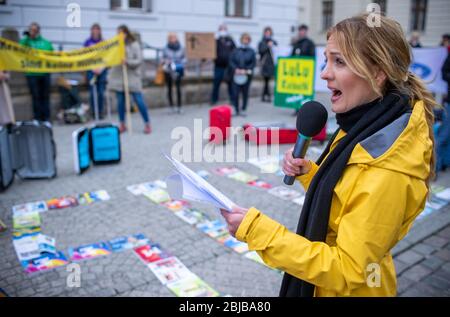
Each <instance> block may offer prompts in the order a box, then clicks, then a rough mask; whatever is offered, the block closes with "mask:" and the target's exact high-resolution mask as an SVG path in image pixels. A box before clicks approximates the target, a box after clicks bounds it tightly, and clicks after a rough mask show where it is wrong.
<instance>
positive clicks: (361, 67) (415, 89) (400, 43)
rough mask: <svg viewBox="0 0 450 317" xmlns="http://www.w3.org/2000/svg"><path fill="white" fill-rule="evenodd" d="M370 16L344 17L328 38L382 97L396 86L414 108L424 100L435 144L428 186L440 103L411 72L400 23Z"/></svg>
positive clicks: (358, 73) (432, 160)
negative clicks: (379, 77)
mask: <svg viewBox="0 0 450 317" xmlns="http://www.w3.org/2000/svg"><path fill="white" fill-rule="evenodd" d="M368 18H369V15H368V14H367V13H366V14H361V15H358V16H355V17H352V18H348V19H345V20H342V21H341V22H339V23H338V24H336V25H335V26H333V27H332V28H330V29H329V30H328V32H327V39H329V38H330V36H333V38H334V40H335V41H336V43H337V45H338V47H339V49H340V50H341V52H342V55H343V59H344V60H345V62H346V63H347V65H348V67H349V68H350V69H351V70H352V71H353V72H354V73H356V74H357V75H358V76H360V77H362V78H364V79H366V80H367V81H368V82H369V83H370V85H371V87H372V89H373V90H374V91H375V92H376V93H377V94H378V96H380V97H382V96H383V95H384V94H385V93H386V92H387V91H388V90H392V89H395V90H397V91H399V92H400V93H403V94H406V95H408V96H409V98H410V104H411V107H413V106H414V104H415V102H416V101H418V100H422V101H423V103H424V105H425V116H426V121H427V124H428V128H429V137H430V139H431V141H432V144H433V153H432V155H431V160H430V175H429V176H428V178H427V186H428V187H429V183H430V180H432V179H433V178H434V176H435V172H434V171H435V165H436V157H435V153H434V134H433V124H434V114H433V109H434V107H437V106H438V104H437V103H436V101H435V100H434V98H433V95H432V94H431V92H430V91H429V90H428V89H427V88H426V86H425V83H424V82H423V81H422V79H420V78H419V77H417V76H416V75H415V74H413V73H411V72H410V71H409V66H410V64H411V61H412V54H411V48H410V46H409V43H408V41H407V40H406V37H405V34H404V33H403V30H402V27H401V26H400V24H399V23H398V22H397V21H395V20H393V19H390V18H388V17H385V16H380V26H369V23H367V21H368ZM378 71H382V72H384V73H385V74H386V81H385V83H384V85H383V86H382V87H378V85H377V81H376V78H375V75H376V73H377V72H378Z"/></svg>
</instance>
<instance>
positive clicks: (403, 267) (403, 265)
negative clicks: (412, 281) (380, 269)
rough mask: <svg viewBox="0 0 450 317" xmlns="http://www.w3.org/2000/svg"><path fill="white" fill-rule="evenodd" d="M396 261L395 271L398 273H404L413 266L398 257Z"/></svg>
mask: <svg viewBox="0 0 450 317" xmlns="http://www.w3.org/2000/svg"><path fill="white" fill-rule="evenodd" d="M394 263H395V272H396V273H397V275H400V274H402V273H403V272H404V271H405V270H406V269H407V268H409V267H410V266H411V265H409V264H406V263H404V262H402V261H400V260H397V259H395V260H394Z"/></svg>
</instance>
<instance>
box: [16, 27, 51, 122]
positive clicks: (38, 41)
mask: <svg viewBox="0 0 450 317" xmlns="http://www.w3.org/2000/svg"><path fill="white" fill-rule="evenodd" d="M20 44H21V45H24V46H27V47H31V48H34V49H37V50H43V51H53V45H52V43H50V42H49V41H48V40H46V39H45V38H43V37H42V36H41V27H40V26H39V24H37V23H36V22H33V23H31V24H30V26H29V27H28V32H26V35H25V37H24V38H22V39H21V40H20ZM25 76H26V78H27V83H28V88H29V89H30V93H31V99H32V104H33V117H34V119H35V120H39V121H49V120H50V74H48V73H26V74H25Z"/></svg>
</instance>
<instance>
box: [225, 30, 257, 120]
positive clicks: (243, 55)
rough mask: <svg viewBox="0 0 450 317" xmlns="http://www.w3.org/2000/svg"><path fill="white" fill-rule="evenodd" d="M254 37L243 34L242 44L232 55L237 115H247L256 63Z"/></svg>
mask: <svg viewBox="0 0 450 317" xmlns="http://www.w3.org/2000/svg"><path fill="white" fill-rule="evenodd" d="M251 40H252V38H251V37H250V34H248V33H243V34H242V35H241V45H240V46H239V47H238V48H236V49H235V50H234V51H233V53H231V56H230V69H231V73H232V74H233V79H232V80H233V83H232V87H233V105H234V109H235V113H234V115H235V116H238V115H241V116H243V117H245V116H246V115H247V102H248V93H249V90H250V84H251V82H252V77H253V69H254V68H255V65H256V53H255V51H254V50H253V48H251V47H250V42H251ZM241 93H242V109H239V95H240V94H241Z"/></svg>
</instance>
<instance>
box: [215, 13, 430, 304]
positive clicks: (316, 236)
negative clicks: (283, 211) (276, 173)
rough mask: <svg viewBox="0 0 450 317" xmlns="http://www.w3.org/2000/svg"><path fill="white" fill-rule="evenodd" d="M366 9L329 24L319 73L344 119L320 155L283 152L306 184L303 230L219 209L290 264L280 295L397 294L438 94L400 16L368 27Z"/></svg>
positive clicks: (252, 242)
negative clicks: (420, 72) (395, 253)
mask: <svg viewBox="0 0 450 317" xmlns="http://www.w3.org/2000/svg"><path fill="white" fill-rule="evenodd" d="M369 17H370V16H369V13H366V14H362V15H358V16H355V17H352V18H348V19H345V20H343V21H341V22H339V23H337V24H336V25H335V26H333V27H332V28H331V29H329V30H328V32H327V44H326V49H325V56H326V66H325V68H324V69H323V71H322V73H321V78H322V79H323V80H326V81H327V86H328V88H329V89H330V91H331V100H330V101H331V109H332V111H333V112H335V113H336V119H337V123H338V126H339V128H338V129H337V131H336V132H335V133H334V135H333V137H332V138H331V140H330V141H329V143H328V145H327V147H326V149H325V150H324V152H323V153H322V155H321V156H320V158H319V159H318V161H317V162H312V161H310V160H308V159H307V158H305V159H300V158H299V159H294V158H293V157H292V149H290V150H288V151H287V152H286V154H285V157H284V161H283V171H284V173H285V174H286V175H289V176H296V179H297V180H298V182H299V183H300V184H301V185H302V186H303V187H304V189H305V190H306V197H305V201H304V204H303V207H302V210H301V214H300V219H299V222H298V226H297V230H296V231H295V232H292V231H290V230H288V229H287V228H286V227H285V226H283V225H282V224H280V223H278V222H277V221H275V220H273V219H271V218H269V217H268V216H266V215H264V214H263V213H262V212H261V211H259V210H258V209H257V208H255V207H252V208H250V209H247V208H242V207H239V206H235V207H234V208H233V209H232V211H231V212H227V211H225V210H222V215H223V217H224V218H225V220H226V221H227V223H228V229H229V231H230V233H231V234H232V235H234V236H235V237H236V238H237V239H238V240H240V241H243V242H246V243H247V244H248V247H249V250H255V251H256V252H257V253H258V254H259V255H260V256H261V258H262V259H263V260H264V262H265V263H266V264H267V265H269V266H270V267H274V268H278V269H280V270H282V271H284V272H285V274H284V278H283V282H282V284H281V289H280V296H283V297H284V296H286V297H298V296H301V297H311V296H395V295H396V292H397V281H396V272H395V266H394V261H393V258H392V254H391V250H392V249H393V248H394V246H395V245H396V244H397V243H398V242H399V241H400V240H401V239H403V237H405V235H406V234H407V233H408V231H409V229H410V228H411V226H412V224H413V222H414V220H415V219H416V217H417V216H418V215H419V214H420V213H421V212H422V210H423V209H424V206H425V202H426V200H427V196H428V194H429V192H430V181H431V180H432V179H433V177H434V166H435V154H434V151H433V145H434V136H433V121H434V118H433V108H434V107H435V106H437V105H436V101H435V100H434V99H433V96H432V94H431V92H430V91H428V90H427V88H426V85H425V83H424V82H423V81H422V80H421V79H420V78H419V77H417V76H416V75H414V74H413V73H411V72H410V71H409V66H410V65H411V62H412V53H411V48H410V46H409V44H408V41H407V40H406V37H405V34H404V33H403V30H402V27H401V25H400V24H399V23H398V22H396V21H394V20H393V19H391V18H388V17H385V16H381V17H380V19H381V21H380V27H370V26H369V25H368V24H367V22H366V21H367V19H368V18H369ZM373 56H377V58H373Z"/></svg>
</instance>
